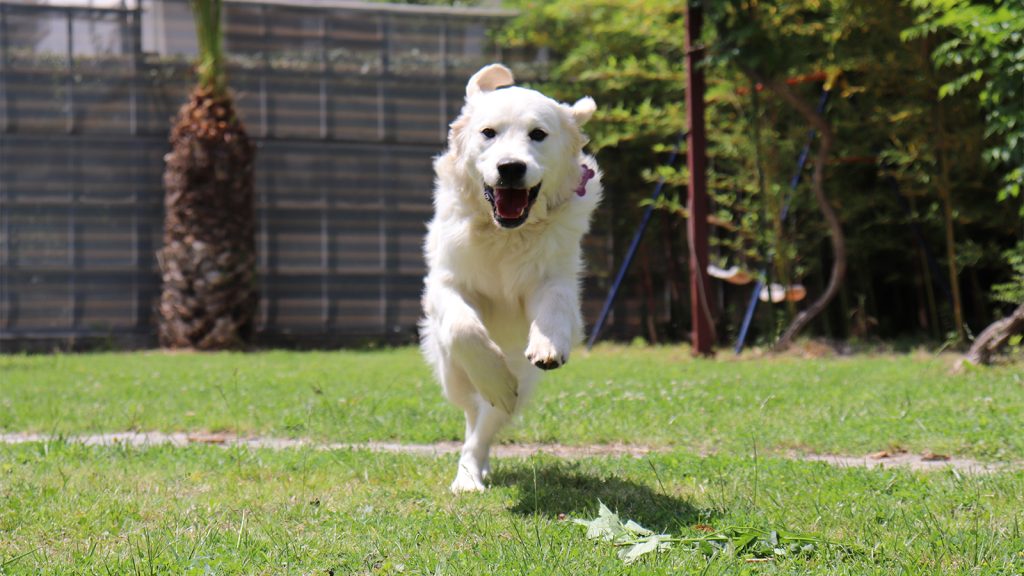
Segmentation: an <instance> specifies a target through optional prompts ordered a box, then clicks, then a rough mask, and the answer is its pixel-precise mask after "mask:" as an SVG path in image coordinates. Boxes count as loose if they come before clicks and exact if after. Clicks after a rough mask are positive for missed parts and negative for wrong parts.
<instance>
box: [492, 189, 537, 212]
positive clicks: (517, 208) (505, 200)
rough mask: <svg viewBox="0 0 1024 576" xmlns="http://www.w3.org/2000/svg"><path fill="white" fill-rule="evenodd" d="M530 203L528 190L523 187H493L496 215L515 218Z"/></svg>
mask: <svg viewBox="0 0 1024 576" xmlns="http://www.w3.org/2000/svg"><path fill="white" fill-rule="evenodd" d="M529 203H530V191H529V190H526V189H525V188H495V189H494V206H495V207H496V208H497V209H498V216H501V217H502V218H508V219H515V218H519V217H520V216H522V215H523V212H524V211H525V210H526V206H527V204H529Z"/></svg>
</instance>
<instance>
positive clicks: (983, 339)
mask: <svg viewBox="0 0 1024 576" xmlns="http://www.w3.org/2000/svg"><path fill="white" fill-rule="evenodd" d="M1021 332H1024V304H1021V305H1020V306H1017V309H1016V310H1014V311H1013V312H1012V313H1011V314H1010V315H1009V316H1007V317H1006V318H1003V319H1002V320H996V321H995V322H993V323H991V324H989V325H988V328H985V329H984V330H982V332H981V334H979V335H978V338H977V339H975V341H974V344H973V345H971V349H970V350H968V351H967V354H966V355H964V357H963V359H962V360H961V363H962V362H968V363H970V364H975V365H978V364H988V363H989V362H991V361H992V355H993V354H995V353H996V352H998V351H999V349H1000V348H1002V347H1003V346H1005V345H1006V343H1007V342H1008V341H1009V340H1010V337H1011V336H1013V335H1014V334H1018V333H1021Z"/></svg>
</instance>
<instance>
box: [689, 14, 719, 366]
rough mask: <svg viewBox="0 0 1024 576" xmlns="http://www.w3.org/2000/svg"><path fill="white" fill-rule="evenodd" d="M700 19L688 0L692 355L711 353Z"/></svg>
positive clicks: (712, 315)
mask: <svg viewBox="0 0 1024 576" xmlns="http://www.w3.org/2000/svg"><path fill="white" fill-rule="evenodd" d="M702 20H703V15H702V14H701V7H700V3H699V2H698V1H696V0H688V2H687V8H686V119H687V121H688V123H689V125H690V134H689V136H688V137H687V139H686V165H687V168H689V171H690V183H689V198H688V200H687V209H688V212H689V214H690V217H689V219H688V220H687V231H688V232H689V244H690V258H689V260H690V315H691V316H692V317H693V324H692V326H693V333H692V339H693V340H692V341H693V349H692V351H693V354H694V355H695V356H697V355H700V356H711V355H713V354H714V326H713V325H712V318H713V317H714V311H713V310H712V306H713V304H714V301H715V300H714V298H712V295H711V286H710V283H709V282H708V277H707V269H708V189H707V173H706V168H707V136H706V133H705V130H704V90H705V85H704V70H703V68H701V60H702V59H703V57H704V46H703V45H702V44H701V42H700V29H701V24H702V23H703V22H702Z"/></svg>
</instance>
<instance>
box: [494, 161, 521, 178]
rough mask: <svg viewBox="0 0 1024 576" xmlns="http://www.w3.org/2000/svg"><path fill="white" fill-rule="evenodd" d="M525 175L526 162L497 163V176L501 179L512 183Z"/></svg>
mask: <svg viewBox="0 0 1024 576" xmlns="http://www.w3.org/2000/svg"><path fill="white" fill-rule="evenodd" d="M525 175H526V164H525V163H523V162H503V163H501V164H498V176H500V177H501V179H502V181H504V182H508V183H512V182H516V181H518V180H521V179H522V178H523V176H525Z"/></svg>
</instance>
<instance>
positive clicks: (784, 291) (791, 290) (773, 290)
mask: <svg viewBox="0 0 1024 576" xmlns="http://www.w3.org/2000/svg"><path fill="white" fill-rule="evenodd" d="M757 297H758V299H759V300H761V302H771V303H772V304H778V303H779V302H785V301H789V302H799V301H801V300H803V299H804V298H806V297H807V289H806V288H804V287H803V284H790V285H789V286H783V285H782V284H776V283H774V282H773V283H772V284H771V285H770V286H765V287H764V288H761V293H760V294H758V296H757Z"/></svg>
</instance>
